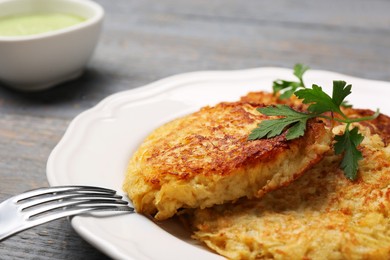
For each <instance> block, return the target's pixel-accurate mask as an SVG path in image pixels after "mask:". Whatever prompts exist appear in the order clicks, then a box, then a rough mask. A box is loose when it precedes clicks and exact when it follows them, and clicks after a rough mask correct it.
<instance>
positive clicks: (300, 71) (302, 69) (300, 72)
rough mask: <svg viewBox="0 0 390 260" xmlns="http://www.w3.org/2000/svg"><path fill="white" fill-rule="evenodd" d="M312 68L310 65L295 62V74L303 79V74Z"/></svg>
mask: <svg viewBox="0 0 390 260" xmlns="http://www.w3.org/2000/svg"><path fill="white" fill-rule="evenodd" d="M308 69H310V68H309V66H306V65H303V64H300V63H298V64H295V66H294V75H295V76H296V77H297V78H298V79H300V80H301V81H302V77H303V74H305V72H306V71H307V70H308Z"/></svg>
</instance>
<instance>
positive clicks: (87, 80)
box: [0, 69, 103, 103]
mask: <svg viewBox="0 0 390 260" xmlns="http://www.w3.org/2000/svg"><path fill="white" fill-rule="evenodd" d="M102 78H103V75H101V74H100V73H99V72H98V71H96V70H92V69H87V70H86V71H85V72H84V73H83V74H82V75H81V76H80V77H79V78H77V79H74V80H71V81H68V82H64V83H62V84H59V85H57V86H54V87H52V88H49V89H46V90H41V91H34V92H26V91H21V90H15V89H12V88H11V87H8V86H6V85H5V84H3V83H0V96H2V97H3V98H11V99H16V100H20V101H24V102H26V101H28V102H29V103H30V102H34V103H62V102H67V101H70V100H73V99H77V98H79V97H80V96H83V95H85V94H88V93H90V92H92V91H95V88H94V85H95V83H96V82H99V81H101V79H102Z"/></svg>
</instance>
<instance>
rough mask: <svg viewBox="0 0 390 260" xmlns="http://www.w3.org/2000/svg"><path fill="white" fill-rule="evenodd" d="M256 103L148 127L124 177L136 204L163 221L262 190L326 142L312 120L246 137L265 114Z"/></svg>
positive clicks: (313, 158) (298, 168) (303, 165)
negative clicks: (291, 134)
mask: <svg viewBox="0 0 390 260" xmlns="http://www.w3.org/2000/svg"><path fill="white" fill-rule="evenodd" d="M267 105H268V104H267ZM260 106H264V105H263V104H262V103H259V102H258V103H254V102H250V103H248V102H233V103H220V104H218V105H216V106H214V107H204V108H202V109H201V110H200V111H198V112H195V113H193V114H190V115H188V116H185V117H182V118H179V119H176V120H174V121H172V122H170V123H167V124H165V125H163V126H161V127H160V128H158V129H156V130H155V131H153V132H152V133H151V134H150V136H149V137H147V138H146V140H144V142H143V143H142V144H141V146H140V147H139V149H138V150H137V151H136V153H135V154H134V155H133V157H132V158H131V160H130V163H129V165H128V169H127V176H126V179H125V183H124V190H125V191H126V192H127V193H128V195H129V197H130V199H131V200H132V202H133V204H134V206H135V207H136V209H137V211H138V212H141V213H145V214H152V215H154V216H155V218H156V219H158V220H163V219H167V218H169V217H172V216H173V215H174V214H175V213H176V212H177V211H178V210H179V209H181V208H198V207H199V208H206V207H210V206H213V205H215V204H222V203H225V202H228V201H234V200H237V199H239V198H241V197H248V198H253V197H261V196H262V195H264V194H265V193H266V192H269V191H271V190H274V189H276V188H278V187H281V186H285V185H287V184H289V183H291V182H292V181H293V180H295V179H296V178H297V177H298V176H300V175H301V174H302V173H303V172H304V171H305V170H306V169H308V168H310V167H312V166H313V165H314V164H316V163H317V162H318V161H319V160H320V159H321V158H322V156H323V154H324V153H325V152H326V151H328V150H329V149H330V148H329V145H330V133H329V131H328V130H326V129H325V127H324V125H323V123H321V122H318V121H315V120H312V121H309V123H308V125H307V130H306V134H305V136H304V137H302V138H299V139H296V140H292V141H287V140H286V138H285V135H281V136H278V137H275V138H272V139H266V140H256V141H248V135H249V133H250V132H251V130H252V129H254V128H255V127H256V125H257V124H258V123H260V122H261V121H262V120H266V119H269V117H267V116H265V115H262V114H260V113H259V112H258V111H256V108H257V107H260Z"/></svg>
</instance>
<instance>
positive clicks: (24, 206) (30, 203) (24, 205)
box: [19, 192, 122, 210]
mask: <svg viewBox="0 0 390 260" xmlns="http://www.w3.org/2000/svg"><path fill="white" fill-rule="evenodd" d="M46 195H47V194H46ZM42 196H43V197H42V198H39V197H38V196H36V197H35V198H34V199H33V200H27V199H25V200H22V201H21V202H19V204H20V206H21V210H28V209H29V208H31V207H35V206H39V205H41V204H44V203H49V202H54V201H57V200H69V199H73V200H86V199H101V200H119V199H122V196H120V195H116V194H115V195H111V194H105V193H96V192H89V193H85V194H82V193H74V194H73V193H69V194H68V193H65V194H63V193H60V194H56V195H51V196H44V195H42Z"/></svg>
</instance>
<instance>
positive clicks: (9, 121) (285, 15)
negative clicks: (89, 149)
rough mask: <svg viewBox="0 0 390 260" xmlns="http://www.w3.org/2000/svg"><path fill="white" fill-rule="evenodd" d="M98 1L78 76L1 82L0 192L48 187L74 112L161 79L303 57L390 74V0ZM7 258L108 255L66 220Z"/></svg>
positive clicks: (357, 72)
mask: <svg viewBox="0 0 390 260" xmlns="http://www.w3.org/2000/svg"><path fill="white" fill-rule="evenodd" d="M97 2H99V3H100V4H101V5H102V6H103V7H104V8H105V10H106V19H105V22H104V30H103V32H102V35H101V39H100V43H99V45H98V47H97V49H96V52H95V55H94V56H93V58H92V60H91V62H90V63H89V65H88V68H87V70H86V72H85V74H84V75H83V76H82V77H81V78H79V79H77V80H75V81H72V82H68V83H65V84H62V85H61V86H58V87H56V88H54V89H51V90H48V91H43V92H39V93H28V94H26V93H20V92H17V91H13V90H11V89H8V88H7V87H5V86H0V156H1V157H0V158H1V159H0V200H3V199H5V198H7V197H9V196H11V195H13V194H17V193H20V192H22V191H25V190H28V189H32V188H37V187H41V186H46V185H47V181H46V176H45V167H46V161H47V158H48V156H49V153H50V151H51V150H52V149H53V147H54V146H55V145H56V144H57V142H58V141H59V140H60V138H61V136H62V135H63V133H64V132H65V130H66V127H67V125H68V124H69V122H70V120H71V119H72V118H73V117H74V116H76V115H77V114H79V113H80V112H82V111H84V110H85V109H88V108H90V107H92V106H94V105H95V104H96V103H97V102H99V101H100V100H101V99H103V98H104V97H106V96H108V95H110V94H112V93H116V92H118V91H122V90H127V89H133V88H137V87H140V86H142V85H145V84H147V83H149V82H152V81H155V80H158V79H160V78H163V77H167V76H170V75H174V74H178V73H183V72H189V71H197V70H229V69H244V68H251V67H262V66H281V67H288V68H291V67H292V66H293V65H294V64H295V63H296V62H303V63H305V64H308V65H310V66H311V67H312V68H313V69H324V70H331V71H336V72H340V73H345V74H350V75H353V76H358V77H363V78H370V79H377V80H385V81H390V16H389V15H388V13H389V11H390V1H388V0H372V1H366V0H341V1H319V0H317V1H313V0H301V1H291V0H275V1H233V0H207V1H206V0H189V1H178V0H160V1H152V0H144V1H133V0H115V1H110V0H99V1H97ZM0 58H1V57H0ZM0 258H1V259H104V258H106V257H105V256H104V255H103V254H101V253H100V252H99V251H97V250H96V249H94V248H93V247H91V246H90V245H89V244H88V243H86V242H84V241H83V240H82V239H81V238H79V237H78V235H77V234H76V233H75V232H74V231H73V230H72V228H71V226H70V224H69V223H68V221H67V220H59V221H55V222H52V223H49V224H47V225H43V226H41V227H38V228H34V229H32V230H29V231H26V232H23V233H21V234H19V235H17V236H15V237H12V238H10V239H8V240H6V241H4V242H1V243H0Z"/></svg>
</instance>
